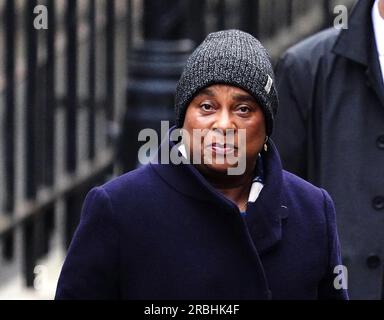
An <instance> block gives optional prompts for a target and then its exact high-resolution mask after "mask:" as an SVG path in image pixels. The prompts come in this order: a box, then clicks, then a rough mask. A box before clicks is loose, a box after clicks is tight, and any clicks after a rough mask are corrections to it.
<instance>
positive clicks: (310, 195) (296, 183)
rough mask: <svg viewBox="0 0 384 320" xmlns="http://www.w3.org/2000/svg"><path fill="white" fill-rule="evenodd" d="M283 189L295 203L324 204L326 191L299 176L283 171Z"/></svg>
mask: <svg viewBox="0 0 384 320" xmlns="http://www.w3.org/2000/svg"><path fill="white" fill-rule="evenodd" d="M283 183H284V189H285V190H286V193H287V194H288V195H289V197H290V198H292V199H295V201H305V202H307V201H308V202H313V203H321V204H323V203H324V200H325V197H326V191H325V190H323V189H321V188H319V187H316V186H315V185H313V184H311V183H310V182H308V181H306V180H304V179H302V178H300V177H299V176H297V175H295V174H293V173H291V172H288V171H285V170H283Z"/></svg>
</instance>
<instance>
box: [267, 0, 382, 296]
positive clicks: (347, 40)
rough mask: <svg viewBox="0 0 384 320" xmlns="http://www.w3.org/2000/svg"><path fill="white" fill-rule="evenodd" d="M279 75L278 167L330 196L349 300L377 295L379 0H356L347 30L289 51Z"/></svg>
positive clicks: (379, 239) (379, 256)
mask: <svg viewBox="0 0 384 320" xmlns="http://www.w3.org/2000/svg"><path fill="white" fill-rule="evenodd" d="M276 74H277V76H276V77H277V83H278V84H277V86H278V93H279V98H280V109H279V113H278V115H277V119H276V130H275V132H274V135H273V139H274V141H275V142H276V145H277V147H278V149H279V151H280V153H281V157H282V162H283V167H284V168H285V169H287V170H289V171H292V172H293V173H295V174H297V175H299V176H301V177H302V178H304V179H306V180H308V181H310V182H311V183H313V184H315V185H317V186H320V187H323V188H325V189H326V190H327V191H329V193H330V195H331V196H332V198H333V199H334V201H335V206H336V211H337V213H338V216H337V217H338V220H337V221H338V228H339V230H340V241H341V246H342V251H343V254H344V255H343V262H344V263H345V264H346V266H347V268H348V284H349V287H348V289H349V294H350V298H351V299H382V298H384V294H383V288H384V284H383V278H384V274H383V273H384V268H383V262H384V232H383V230H384V85H383V78H384V0H376V1H375V0H360V1H358V2H357V3H356V5H355V7H354V9H353V11H352V12H351V15H350V17H349V23H348V25H347V29H343V30H337V29H336V28H330V29H328V30H325V31H322V32H320V33H318V34H316V35H314V36H311V37H309V38H307V39H305V40H303V41H302V42H300V43H298V44H297V45H295V46H293V47H292V48H290V49H288V50H287V51H286V52H285V53H284V54H283V55H282V57H281V59H280V61H279V62H278V64H277V68H276Z"/></svg>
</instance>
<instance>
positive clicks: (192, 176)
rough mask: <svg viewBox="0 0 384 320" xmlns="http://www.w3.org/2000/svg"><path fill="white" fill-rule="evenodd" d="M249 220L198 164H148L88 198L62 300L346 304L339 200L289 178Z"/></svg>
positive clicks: (252, 208) (268, 190) (278, 174)
mask: <svg viewBox="0 0 384 320" xmlns="http://www.w3.org/2000/svg"><path fill="white" fill-rule="evenodd" d="M263 157H264V161H263V162H264V175H265V186H264V188H263V190H262V192H261V194H260V196H259V198H258V199H257V201H256V202H255V203H253V204H250V205H249V206H248V209H247V215H246V216H244V217H243V216H242V215H241V214H240V212H239V209H238V207H237V206H236V204H235V203H233V202H232V201H230V200H228V199H227V198H225V197H224V196H223V195H222V194H220V193H219V192H217V191H216V190H215V189H214V188H213V187H212V186H211V185H210V184H209V183H208V182H207V181H206V180H205V179H204V178H203V176H202V175H201V174H200V173H199V172H198V171H197V170H196V169H195V167H193V166H192V165H185V164H181V165H174V164H169V165H164V164H150V165H146V166H143V167H141V168H139V169H137V170H134V171H131V172H129V173H127V174H124V175H123V176H120V177H118V178H115V179H114V180H112V181H110V182H108V183H106V184H105V185H103V186H100V187H96V188H94V189H92V190H91V191H90V192H89V194H88V195H87V197H86V200H85V203H84V206H83V212H82V216H81V221H80V224H79V226H78V229H77V231H76V233H75V235H74V238H73V240H72V243H71V246H70V248H69V252H68V255H67V257H66V259H65V263H64V266H63V269H62V272H61V275H60V279H59V283H58V287H57V292H56V298H57V299H270V298H272V299H318V298H324V299H334V298H336V299H345V298H346V297H347V294H346V291H345V290H342V289H338V290H337V289H335V287H334V285H333V283H334V279H335V277H336V274H334V273H333V271H334V267H335V266H336V265H339V264H340V252H339V243H338V235H337V230H336V224H335V212H334V207H333V203H332V200H331V199H330V197H329V195H328V194H327V193H326V192H325V191H324V190H322V189H319V188H317V187H314V186H312V185H311V184H309V183H308V182H305V181H304V180H302V179H300V178H298V177H296V176H294V175H292V174H290V173H288V172H286V171H283V170H282V167H281V163H280V159H279V156H278V153H277V151H276V149H275V147H274V146H273V143H272V142H269V150H268V152H267V153H264V155H263Z"/></svg>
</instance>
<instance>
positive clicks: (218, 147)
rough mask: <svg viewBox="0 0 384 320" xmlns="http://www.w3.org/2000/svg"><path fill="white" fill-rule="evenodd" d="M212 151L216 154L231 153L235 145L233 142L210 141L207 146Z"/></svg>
mask: <svg viewBox="0 0 384 320" xmlns="http://www.w3.org/2000/svg"><path fill="white" fill-rule="evenodd" d="M208 148H209V149H211V150H212V151H213V152H214V153H216V154H218V155H225V154H230V153H233V152H234V151H235V150H236V149H237V147H235V146H234V145H233V144H222V143H212V144H210V145H209V146H208Z"/></svg>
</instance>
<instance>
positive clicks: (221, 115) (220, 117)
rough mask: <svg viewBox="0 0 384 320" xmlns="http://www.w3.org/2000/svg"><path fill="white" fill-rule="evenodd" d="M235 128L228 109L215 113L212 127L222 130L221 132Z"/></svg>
mask: <svg viewBox="0 0 384 320" xmlns="http://www.w3.org/2000/svg"><path fill="white" fill-rule="evenodd" d="M235 128H236V125H235V123H234V121H233V118H232V116H231V114H230V113H229V112H228V111H221V112H218V113H217V118H216V119H215V122H214V124H213V128H212V129H215V130H222V131H223V133H225V131H226V130H228V129H235Z"/></svg>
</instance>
